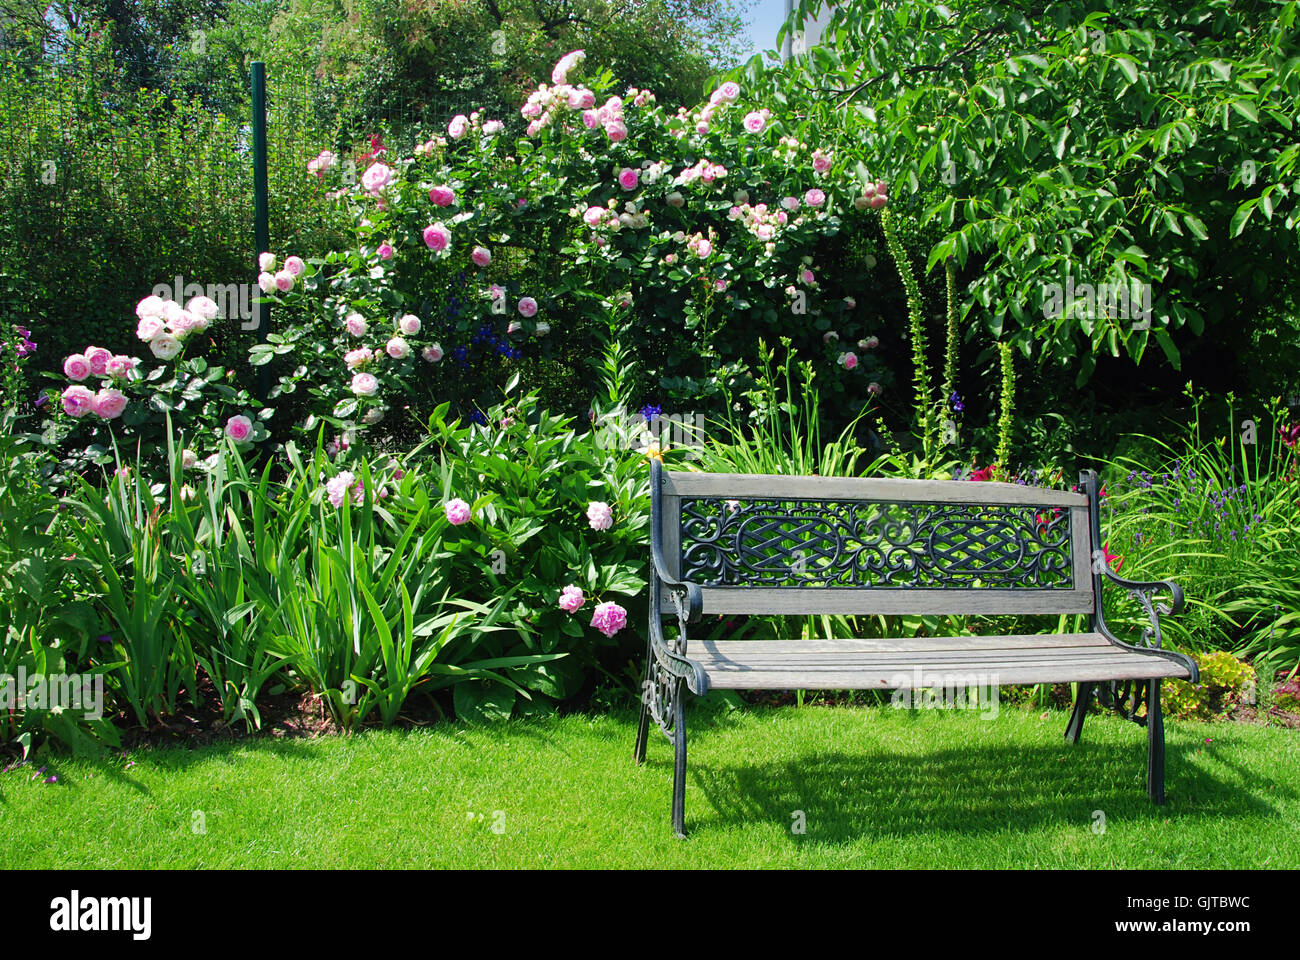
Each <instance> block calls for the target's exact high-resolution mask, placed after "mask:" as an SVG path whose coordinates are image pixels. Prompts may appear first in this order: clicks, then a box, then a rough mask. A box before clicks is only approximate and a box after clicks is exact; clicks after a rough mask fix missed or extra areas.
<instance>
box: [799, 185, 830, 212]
mask: <svg viewBox="0 0 1300 960" xmlns="http://www.w3.org/2000/svg"><path fill="white" fill-rule="evenodd" d="M803 202H804V203H806V204H808V206H810V207H820V206H821V205H822V204H823V203H825V202H826V194H825V193H823V192H822V191H821V190H818V189H817V188H816V187H813V188H812V189H811V190H809V191H808V192H807V193H805V194H804V195H803Z"/></svg>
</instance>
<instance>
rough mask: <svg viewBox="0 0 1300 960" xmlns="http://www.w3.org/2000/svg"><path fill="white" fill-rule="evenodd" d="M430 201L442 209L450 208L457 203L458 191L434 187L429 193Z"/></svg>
mask: <svg viewBox="0 0 1300 960" xmlns="http://www.w3.org/2000/svg"><path fill="white" fill-rule="evenodd" d="M429 199H430V200H432V201H433V202H434V203H436V204H437V205H438V206H440V207H450V206H451V205H452V204H453V203H455V202H456V191H454V190H452V189H451V187H434V188H433V189H432V190H430V191H429Z"/></svg>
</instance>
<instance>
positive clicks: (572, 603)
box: [560, 584, 587, 613]
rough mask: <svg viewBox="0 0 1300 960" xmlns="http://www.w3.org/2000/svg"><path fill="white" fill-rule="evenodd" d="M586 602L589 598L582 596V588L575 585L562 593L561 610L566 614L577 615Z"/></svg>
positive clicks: (570, 585)
mask: <svg viewBox="0 0 1300 960" xmlns="http://www.w3.org/2000/svg"><path fill="white" fill-rule="evenodd" d="M586 602H587V598H586V597H584V596H583V595H582V590H581V588H579V587H575V586H573V584H569V586H567V587H565V588H564V589H563V590H561V591H560V609H561V610H563V611H564V612H565V613H577V612H578V610H579V609H580V608H581V607H582V605H583V604H584V603H586Z"/></svg>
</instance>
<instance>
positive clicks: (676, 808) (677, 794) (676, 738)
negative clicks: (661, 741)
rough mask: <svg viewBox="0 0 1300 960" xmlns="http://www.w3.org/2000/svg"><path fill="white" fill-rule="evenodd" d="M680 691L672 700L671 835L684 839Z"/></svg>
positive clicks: (683, 719)
mask: <svg viewBox="0 0 1300 960" xmlns="http://www.w3.org/2000/svg"><path fill="white" fill-rule="evenodd" d="M684 700H685V697H683V696H681V694H680V692H679V694H678V696H677V697H675V698H674V702H673V835H674V836H676V837H677V839H678V840H685V839H686V709H685V706H684V703H683V701H684Z"/></svg>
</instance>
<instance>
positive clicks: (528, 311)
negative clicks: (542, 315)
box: [518, 297, 537, 317]
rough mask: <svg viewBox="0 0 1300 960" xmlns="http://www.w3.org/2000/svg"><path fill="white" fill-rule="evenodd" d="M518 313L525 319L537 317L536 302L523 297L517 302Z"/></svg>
mask: <svg viewBox="0 0 1300 960" xmlns="http://www.w3.org/2000/svg"><path fill="white" fill-rule="evenodd" d="M518 308H519V313H520V314H521V315H522V316H525V317H535V316H537V301H536V300H534V299H533V298H532V297H524V298H523V299H522V300H520V301H519V305H518Z"/></svg>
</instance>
